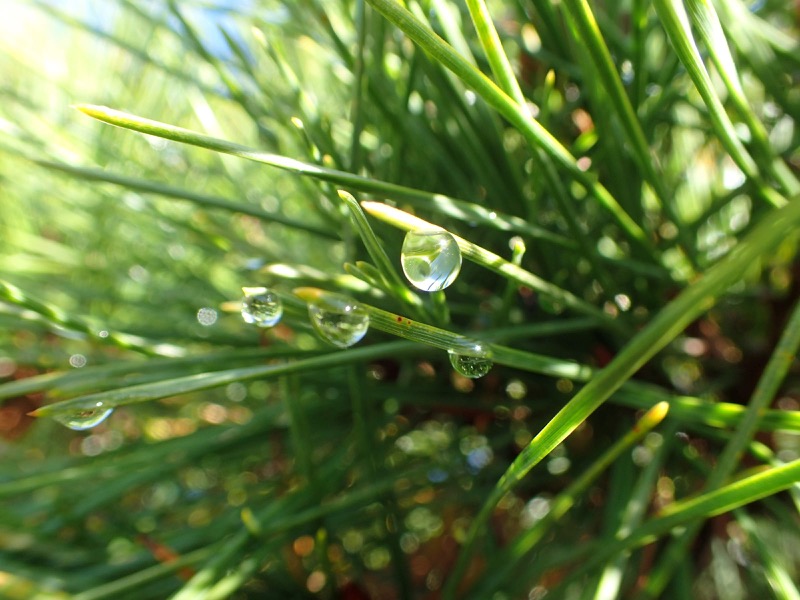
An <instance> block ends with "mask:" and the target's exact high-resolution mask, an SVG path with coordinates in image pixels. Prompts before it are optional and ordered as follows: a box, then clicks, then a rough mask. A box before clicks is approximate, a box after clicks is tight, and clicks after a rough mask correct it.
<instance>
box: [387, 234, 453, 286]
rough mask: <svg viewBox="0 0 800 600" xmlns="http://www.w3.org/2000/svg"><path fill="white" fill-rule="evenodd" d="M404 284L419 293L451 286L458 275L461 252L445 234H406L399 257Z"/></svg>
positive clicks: (448, 235)
mask: <svg viewBox="0 0 800 600" xmlns="http://www.w3.org/2000/svg"><path fill="white" fill-rule="evenodd" d="M400 263H401V265H402V266H403V273H405V275H406V277H407V278H408V280H409V281H410V282H411V283H412V284H413V285H414V287H417V288H419V289H421V290H425V291H426V292H437V291H439V290H443V289H444V288H446V287H447V286H449V285H450V284H452V283H453V282H454V281H455V280H456V277H458V274H459V272H460V271H461V250H459V249H458V243H456V240H455V238H453V236H452V235H450V234H449V233H448V232H446V231H444V230H441V229H438V230H431V231H409V232H408V233H407V234H406V237H405V239H404V240H403V248H402V251H401V254H400Z"/></svg>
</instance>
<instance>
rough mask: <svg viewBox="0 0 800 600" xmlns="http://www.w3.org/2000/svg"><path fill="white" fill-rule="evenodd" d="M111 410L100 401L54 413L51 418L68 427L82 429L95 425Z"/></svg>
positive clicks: (108, 415)
mask: <svg viewBox="0 0 800 600" xmlns="http://www.w3.org/2000/svg"><path fill="white" fill-rule="evenodd" d="M112 412H114V409H113V408H106V407H105V406H103V403H102V402H98V403H97V406H95V407H89V408H81V409H78V410H75V411H71V412H68V413H64V414H61V415H54V416H53V418H54V419H55V420H56V421H58V422H59V423H61V424H62V425H64V426H66V427H69V428H70V429H74V430H75V431H83V430H85V429H91V428H92V427H97V426H98V425H100V423H102V422H103V421H105V420H106V419H107V418H108V417H110V416H111V413H112Z"/></svg>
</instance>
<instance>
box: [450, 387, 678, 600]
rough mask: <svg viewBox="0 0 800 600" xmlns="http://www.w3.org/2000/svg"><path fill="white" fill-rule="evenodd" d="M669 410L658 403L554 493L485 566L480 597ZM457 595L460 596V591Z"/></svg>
mask: <svg viewBox="0 0 800 600" xmlns="http://www.w3.org/2000/svg"><path fill="white" fill-rule="evenodd" d="M668 411H669V405H668V404H667V403H666V402H660V403H658V404H656V405H655V406H654V407H653V408H651V409H650V410H649V411H647V412H646V413H645V414H644V415H643V416H642V418H641V419H639V421H637V423H636V424H635V425H634V427H633V428H632V429H630V430H629V431H628V432H627V433H626V434H625V435H623V436H622V437H621V438H619V439H618V440H617V441H616V442H614V444H612V445H611V446H610V447H609V448H608V449H606V450H605V451H604V452H603V453H602V454H601V455H600V456H599V457H598V458H597V460H595V461H594V462H592V464H591V465H590V466H589V468H588V469H586V470H585V471H584V472H583V473H581V474H580V476H579V477H578V478H577V479H575V480H574V481H573V482H572V483H571V484H570V485H569V486H568V487H567V488H566V489H565V490H564V491H563V492H561V493H560V494H558V496H556V497H555V498H554V499H553V500H552V502H551V503H550V507H549V510H548V512H547V515H545V516H544V517H542V518H541V519H540V520H538V521H537V522H536V524H535V525H533V526H532V527H531V528H530V529H528V530H527V531H525V532H524V533H522V534H520V535H518V536H517V537H516V538H515V539H514V541H513V542H511V544H509V546H508V548H504V549H503V550H502V552H501V554H500V556H498V557H497V558H496V559H495V560H494V561H493V564H494V565H495V566H493V567H489V569H490V570H491V576H490V577H488V578H485V579H484V580H483V581H482V584H481V589H480V596H481V597H484V598H490V597H491V596H492V594H493V593H494V591H495V590H496V589H498V588H499V587H500V586H501V585H502V583H503V581H504V580H505V579H507V578H509V577H510V576H511V575H512V573H513V571H514V569H515V567H516V566H517V565H518V564H519V562H520V561H521V560H523V559H524V557H525V556H526V555H529V554H530V552H531V551H532V550H533V549H534V547H535V546H536V545H537V544H538V543H539V542H540V541H541V540H542V538H543V537H544V536H545V535H546V534H547V532H548V531H549V530H550V528H551V527H553V526H554V525H555V524H556V523H557V522H558V521H560V520H561V518H562V517H563V516H564V515H565V514H567V512H568V511H569V510H570V509H571V508H572V507H573V506H574V505H575V502H577V500H578V498H579V497H580V496H582V495H583V494H584V493H586V491H587V490H588V489H589V487H590V486H591V485H592V484H593V483H594V482H595V481H596V480H597V478H598V477H600V475H601V474H602V473H603V472H604V471H605V470H606V469H608V468H609V467H610V466H611V465H612V464H613V463H614V462H615V461H616V460H617V459H618V458H619V457H620V456H621V455H622V453H623V452H625V451H626V450H628V449H630V448H631V447H632V446H633V445H634V444H636V443H637V442H638V441H639V440H641V439H642V438H643V437H644V436H645V435H646V434H647V433H648V432H650V431H651V430H653V429H654V428H655V427H656V426H657V425H658V424H660V423H661V421H663V420H664V418H665V417H666V416H667V412H668ZM460 593H462V594H463V593H464V590H461V592H460Z"/></svg>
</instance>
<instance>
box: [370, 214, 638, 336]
mask: <svg viewBox="0 0 800 600" xmlns="http://www.w3.org/2000/svg"><path fill="white" fill-rule="evenodd" d="M361 206H363V207H364V210H365V211H367V212H368V213H369V214H371V215H372V216H373V217H375V218H377V219H380V220H381V221H384V222H386V223H389V224H390V225H392V226H394V227H397V228H399V229H402V230H404V231H418V230H425V229H431V228H437V226H436V225H433V224H431V223H428V222H427V221H425V220H423V219H420V218H419V217H415V216H414V215H411V214H409V213H407V212H405V211H402V210H400V209H397V208H394V207H391V206H389V205H387V204H383V203H381V202H366V201H365V202H362V203H361ZM451 235H453V238H454V239H455V240H456V242H457V243H458V247H459V249H460V250H461V254H462V256H463V257H464V258H466V259H468V260H471V261H472V262H474V263H476V264H479V265H481V266H482V267H485V268H487V269H489V270H491V271H494V272H495V273H497V274H499V275H502V276H503V277H505V278H507V279H509V280H511V281H516V282H517V283H519V284H520V285H527V286H530V287H531V288H532V289H534V290H536V291H537V292H539V293H541V294H542V295H544V296H546V297H548V298H550V299H552V300H553V301H555V302H558V303H561V304H563V305H564V306H566V307H568V308H570V309H572V310H574V311H576V312H579V313H581V314H584V315H587V316H592V317H595V318H596V319H597V320H598V322H599V323H601V324H602V325H603V326H606V327H609V328H610V329H612V330H615V331H617V332H624V331H625V328H624V326H623V325H622V324H621V323H619V322H618V321H615V320H614V319H613V318H612V317H611V316H610V315H608V314H606V313H604V312H603V311H602V310H600V309H599V308H597V307H595V306H593V305H591V304H589V303H588V302H586V301H584V300H581V299H580V298H578V297H577V296H575V295H574V294H573V293H571V292H569V291H567V290H564V289H561V288H559V287H558V286H556V285H553V284H552V283H549V282H547V281H545V280H543V279H542V278H541V277H538V276H537V275H534V274H533V273H531V272H529V271H526V270H525V269H522V268H520V267H519V266H517V265H515V264H514V263H512V262H509V261H507V260H505V259H504V258H502V257H500V256H498V255H497V254H495V253H493V252H490V251H488V250H486V249H485V248H481V247H480V246H478V245H477V244H473V243H472V242H470V241H467V240H465V239H464V238H462V237H459V236H457V235H455V234H452V233H451Z"/></svg>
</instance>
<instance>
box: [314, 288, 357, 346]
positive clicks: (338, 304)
mask: <svg viewBox="0 0 800 600" xmlns="http://www.w3.org/2000/svg"><path fill="white" fill-rule="evenodd" d="M308 315H309V317H311V324H312V325H313V326H314V329H315V330H316V331H317V333H319V335H320V336H321V337H322V338H323V339H325V340H327V341H328V342H330V343H331V344H333V345H334V346H338V347H339V348H347V347H348V346H352V345H353V344H355V343H356V342H358V341H360V340H361V338H363V337H364V336H365V335H366V333H367V329H369V314H368V313H367V311H366V310H365V309H364V308H363V307H362V306H361V305H360V304H358V302H356V301H355V300H353V299H352V298H348V297H347V296H343V295H341V294H333V293H329V292H326V293H324V294H322V295H320V296H319V298H317V299H316V300H315V301H314V302H311V303H309V305H308Z"/></svg>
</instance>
